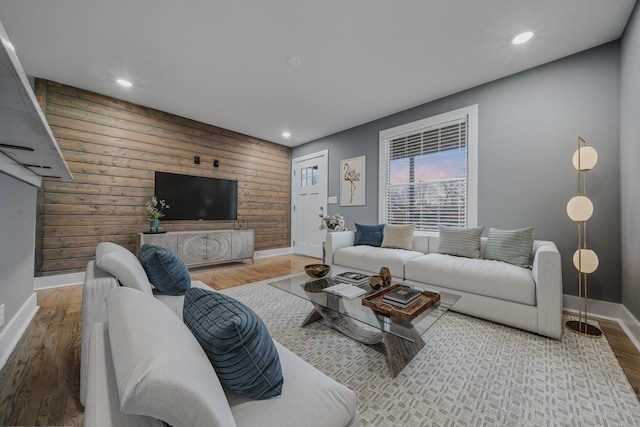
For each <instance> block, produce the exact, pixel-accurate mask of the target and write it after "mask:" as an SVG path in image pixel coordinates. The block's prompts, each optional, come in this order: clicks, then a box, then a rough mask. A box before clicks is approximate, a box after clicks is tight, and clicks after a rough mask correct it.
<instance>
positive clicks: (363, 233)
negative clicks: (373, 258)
mask: <svg viewBox="0 0 640 427" xmlns="http://www.w3.org/2000/svg"><path fill="white" fill-rule="evenodd" d="M383 237H384V224H376V225H363V224H358V223H356V238H355V243H354V245H356V246H358V245H368V246H376V247H380V245H382V239H383Z"/></svg>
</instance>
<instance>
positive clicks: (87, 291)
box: [80, 261, 118, 406]
mask: <svg viewBox="0 0 640 427" xmlns="http://www.w3.org/2000/svg"><path fill="white" fill-rule="evenodd" d="M117 286H118V281H117V280H116V278H115V277H111V276H108V275H107V274H105V273H104V272H103V271H102V270H100V269H99V268H98V267H97V266H96V265H95V261H90V262H89V264H87V273H86V275H85V279H84V286H83V288H82V335H81V342H80V403H82V405H83V406H84V404H85V399H86V396H87V380H88V378H87V371H88V359H89V341H90V338H91V333H92V331H93V326H94V325H96V324H98V323H100V322H105V321H106V320H107V304H106V302H105V298H106V297H107V295H109V293H110V292H111V290H112V289H114V288H115V287H117Z"/></svg>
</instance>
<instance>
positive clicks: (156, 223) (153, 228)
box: [149, 218, 160, 233]
mask: <svg viewBox="0 0 640 427" xmlns="http://www.w3.org/2000/svg"><path fill="white" fill-rule="evenodd" d="M159 228H160V220H159V219H157V218H156V219H152V220H150V221H149V231H150V232H152V233H156V232H158V229H159Z"/></svg>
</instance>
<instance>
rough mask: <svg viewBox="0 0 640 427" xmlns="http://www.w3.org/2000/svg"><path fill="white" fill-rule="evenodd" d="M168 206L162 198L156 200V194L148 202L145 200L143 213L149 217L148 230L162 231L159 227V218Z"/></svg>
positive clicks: (152, 231) (153, 231)
mask: <svg viewBox="0 0 640 427" xmlns="http://www.w3.org/2000/svg"><path fill="white" fill-rule="evenodd" d="M170 207H171V206H169V205H168V204H167V203H166V202H165V201H164V200H158V198H157V197H156V196H153V197H152V198H151V201H150V202H147V205H146V208H145V210H144V214H145V215H146V217H147V218H149V231H150V232H151V233H162V231H163V230H162V227H160V218H162V217H163V216H164V212H162V211H163V210H165V209H169V208H170Z"/></svg>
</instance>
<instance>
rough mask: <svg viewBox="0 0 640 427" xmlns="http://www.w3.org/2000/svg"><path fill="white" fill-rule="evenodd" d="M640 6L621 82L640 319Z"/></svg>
mask: <svg viewBox="0 0 640 427" xmlns="http://www.w3.org/2000/svg"><path fill="white" fill-rule="evenodd" d="M638 76H640V6H638V5H637V4H636V7H635V10H634V12H633V14H632V15H631V19H630V20H629V23H628V24H627V28H626V29H625V32H624V34H623V38H622V48H621V82H620V93H621V95H620V192H621V194H622V196H621V206H622V208H621V210H622V216H621V227H622V303H623V304H624V305H625V307H627V309H628V310H629V311H630V312H631V313H632V314H633V315H634V316H635V317H636V319H640V193H639V192H638V186H639V185H640V120H639V118H640V78H639V77H638Z"/></svg>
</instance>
